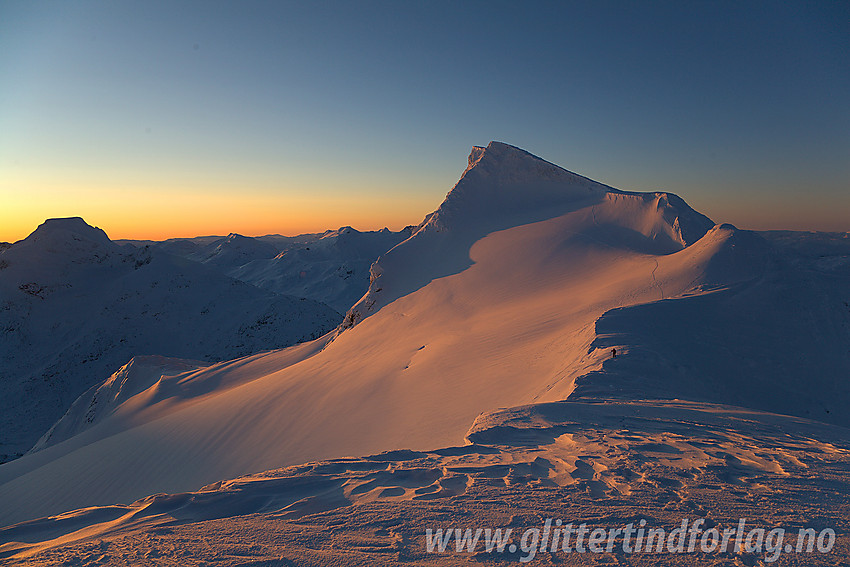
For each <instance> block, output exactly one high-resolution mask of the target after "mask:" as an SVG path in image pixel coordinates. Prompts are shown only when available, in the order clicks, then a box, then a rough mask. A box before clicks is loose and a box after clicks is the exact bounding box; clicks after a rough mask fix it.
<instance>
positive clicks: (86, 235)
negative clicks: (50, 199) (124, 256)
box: [22, 217, 117, 248]
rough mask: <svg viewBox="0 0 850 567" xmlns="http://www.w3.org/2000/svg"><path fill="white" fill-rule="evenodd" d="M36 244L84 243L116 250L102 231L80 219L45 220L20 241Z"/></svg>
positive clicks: (114, 245)
mask: <svg viewBox="0 0 850 567" xmlns="http://www.w3.org/2000/svg"><path fill="white" fill-rule="evenodd" d="M36 242H43V243H45V244H46V245H51V244H53V245H55V244H60V243H63V242H65V243H70V242H86V243H89V244H91V245H95V246H105V247H116V248H117V245H116V244H114V243H113V242H112V241H111V240H109V237H108V236H106V233H105V232H103V230H101V229H99V228H97V227H94V226H91V225H89V224H88V223H86V221H84V220H83V219H82V218H80V217H68V218H56V219H47V220H46V221H44V222H43V223H41V224H40V225H39V226H38V228H36V229H35V230H34V231H33V232H32V233H31V234H30V235H29V236H27V237H26V238H25V239H24V240H23V241H22V243H28V244H34V243H36Z"/></svg>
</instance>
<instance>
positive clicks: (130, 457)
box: [0, 142, 850, 565]
mask: <svg viewBox="0 0 850 567" xmlns="http://www.w3.org/2000/svg"><path fill="white" fill-rule="evenodd" d="M16 246H17V245H16ZM251 246H253V245H251ZM12 250H14V247H13V248H12V249H10V250H9V251H7V252H6V253H4V256H2V257H5V255H6V254H8V253H9V252H11V251H12ZM264 254H265V252H264ZM849 258H850V241H848V239H847V238H846V235H844V236H842V235H816V234H805V235H797V234H793V233H765V234H760V233H754V232H750V231H744V230H739V229H737V228H735V227H734V226H731V225H725V224H715V223H714V222H712V221H711V220H709V219H708V218H707V217H705V216H704V215H701V214H700V213H698V212H696V211H694V210H693V209H691V208H690V207H689V206H688V205H687V203H685V202H684V201H683V200H682V199H681V198H679V197H677V196H676V195H673V194H670V193H635V192H626V191H620V190H616V189H613V188H610V187H607V186H605V185H602V184H599V183H596V182H594V181H591V180H589V179H586V178H584V177H581V176H579V175H576V174H573V173H571V172H568V171H566V170H564V169H562V168H560V167H558V166H555V165H553V164H550V163H548V162H545V161H544V160H541V159H540V158H537V157H535V156H533V155H531V154H529V153H527V152H525V151H523V150H520V149H518V148H514V147H512V146H509V145H507V144H503V143H499V142H492V143H491V144H490V145H488V146H487V147H486V148H474V149H473V151H472V153H471V155H470V157H469V167H468V168H467V170H466V171H465V172H464V173H463V175H462V177H461V179H460V181H458V183H457V184H456V185H455V187H454V188H453V189H452V190H451V192H450V193H449V194H448V195H447V197H446V199H445V201H444V202H443V203H442V204H441V205H440V207H439V208H438V209H437V210H436V211H435V212H434V213H432V214H431V215H429V216H428V217H427V218H426V220H425V221H424V222H423V223H422V224H421V225H420V226H419V227H418V228H417V229H416V230H415V231H413V233H412V235H411V236H410V237H409V238H407V239H405V240H404V241H402V242H400V243H398V244H396V245H394V246H393V247H392V249H391V250H389V251H388V252H386V253H385V254H382V255H381V257H380V259H379V260H378V261H377V262H375V263H374V264H373V265H372V267H371V278H370V279H371V283H370V284H369V288H368V290H367V291H366V293H365V295H363V296H362V297H361V298H360V299H359V300H358V301H356V303H354V304H353V305H352V306H351V308H350V309H349V310H348V312H347V314H346V316H345V319H344V321H343V322H342V324H341V325H340V326H339V327H338V328H337V329H336V330H334V331H332V332H330V333H328V334H326V335H324V336H322V337H321V338H318V339H316V340H313V341H311V342H305V343H301V344H298V345H295V346H291V347H289V348H285V349H281V350H276V351H272V352H267V353H261V354H255V355H252V356H248V357H243V358H236V359H234V360H231V361H229V362H219V363H217V364H215V365H205V364H201V363H195V362H192V361H187V360H170V359H167V358H159V357H145V358H136V359H134V360H133V361H132V362H131V363H130V364H128V365H126V366H124V367H123V368H121V369H120V370H119V371H118V372H117V373H115V374H114V375H113V376H111V377H110V378H109V379H108V380H106V382H103V383H101V384H99V385H95V386H93V387H92V388H91V389H90V390H88V391H87V392H86V393H84V394H83V395H82V396H81V397H80V398H79V399H77V401H76V402H75V403H74V404H73V406H71V407H70V409H69V410H68V412H67V413H66V415H65V416H64V417H63V418H62V419H61V420H59V421H58V422H57V423H56V424H55V425H54V427H53V428H52V429H51V432H50V433H49V434H47V435H45V436H44V437H42V439H41V441H39V444H38V446H37V449H38V450H36V451H33V452H31V453H29V454H27V455H25V456H23V457H21V458H19V459H16V460H14V461H11V462H8V463H6V464H3V465H0V526H8V527H6V528H4V529H1V530H0V557H6V558H8V560H9V561H10V562H14V563H21V564H33V565H35V564H38V565H43V564H62V563H63V562H71V563H73V562H76V563H78V564H116V565H117V564H126V563H128V562H129V563H131V564H162V565H168V564H174V563H179V564H187V565H191V564H198V565H200V564H209V563H215V564H220V565H335V564H338V565H398V564H412V565H457V564H463V563H478V562H488V561H502V560H506V561H519V560H520V559H523V558H525V559H528V558H529V556H530V557H531V559H532V560H533V561H534V562H535V564H550V563H560V562H566V563H567V564H571V565H584V564H588V565H589V564H598V563H600V562H607V563H611V564H631V565H706V564H707V565H760V564H766V563H771V562H772V561H773V559H778V560H779V561H780V563H779V564H800V565H836V564H841V561H845V562H846V561H848V560H850V549H848V547H849V546H850V541H848V530H849V529H850V521H849V520H848V519H850V498H849V497H848V496H849V495H850V430H848V429H847V428H848V426H850V413H848V412H847V410H846V408H847V405H848V402H850V383H849V382H848V380H847V376H848V375H850V348H848V345H850V285H848V284H850V261H848V259H849ZM268 261H269V259H268V258H265V259H263V258H260V259H258V260H254V262H268ZM0 276H2V272H0ZM125 362H126V361H125ZM108 374H109V373H105V374H104V376H103V377H105V376H106V375H108ZM363 455H370V456H366V457H363ZM225 479H233V480H225ZM547 518H549V519H554V518H559V519H562V520H563V521H564V523H566V522H568V521H570V522H572V521H575V522H576V523H580V522H585V523H587V524H588V525H590V526H592V527H605V528H608V527H619V526H621V525H626V524H628V523H629V522H632V523H637V522H639V521H640V520H641V519H643V520H645V521H646V522H645V523H646V524H647V525H649V526H654V527H664V528H666V529H668V530H670V529H673V528H674V527H675V526H676V525H678V523H679V522H680V521H681V520H682V519H686V518H687V519H690V520H693V519H695V518H700V519H703V520H704V521H705V522H704V523H705V529H708V528H711V527H717V528H718V529H722V528H731V527H734V526H735V525H737V523H738V521H739V519H740V518H746V519H748V520H747V521H748V522H750V525H751V526H763V527H766V528H768V529H770V528H774V527H780V526H781V527H785V528H788V530H789V531H790V530H792V529H793V530H796V529H797V528H800V527H812V528H813V529H816V530H818V531H820V530H823V529H826V528H829V529H831V530H833V531H834V532H835V534H837V537H836V539H835V543H834V545H833V546H831V547H830V550H829V551H828V552H824V553H819V552H817V551H815V552H812V553H805V554H795V553H791V552H788V553H783V554H782V555H781V557H778V556H777V557H776V558H774V557H773V555H772V553H771V552H770V551H769V550H768V549H767V548H765V547H764V546H761V547H760V548H759V549H755V548H754V549H752V550H749V551H748V550H746V549H738V550H733V551H729V552H728V553H720V552H717V551H711V552H708V553H703V552H700V551H696V552H694V553H684V554H668V553H638V554H629V553H625V552H622V551H620V552H611V553H603V554H593V553H587V554H581V553H572V554H570V555H566V552H564V551H558V550H540V552H539V553H536V552H535V553H531V552H528V551H526V552H523V553H520V552H513V553H511V552H505V553H503V554H498V553H496V554H494V553H492V552H491V553H488V552H486V551H483V550H482V549H475V550H468V549H466V550H462V549H455V548H454V547H452V548H449V549H448V550H447V551H445V552H433V551H432V552H428V551H427V548H428V542H427V541H426V530H427V529H437V528H442V529H447V530H448V529H455V528H458V529H466V528H470V529H475V528H478V527H480V528H499V527H501V528H507V527H513V528H516V530H517V534H518V535H517V537H516V540H512V541H513V542H514V543H515V544H520V543H521V542H520V541H519V534H521V533H522V530H524V529H526V528H535V527H542V525H543V523H544V522H545V520H546V519H547ZM515 549H516V548H515ZM782 549H784V548H782ZM782 562H787V563H782Z"/></svg>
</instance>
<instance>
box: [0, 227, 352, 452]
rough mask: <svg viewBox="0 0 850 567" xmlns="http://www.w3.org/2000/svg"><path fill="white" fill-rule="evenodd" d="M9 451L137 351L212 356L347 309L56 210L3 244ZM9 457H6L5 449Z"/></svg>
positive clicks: (286, 340)
mask: <svg viewBox="0 0 850 567" xmlns="http://www.w3.org/2000/svg"><path fill="white" fill-rule="evenodd" d="M0 267H2V268H0V337H2V339H0V360H2V364H0V409H2V411H0V431H2V432H3V434H2V436H0V456H2V455H3V454H5V456H6V459H8V458H10V457H14V456H16V455H18V454H20V453H23V452H26V451H27V450H29V449H30V448H31V447H32V446H33V444H34V443H35V442H36V441H37V440H38V438H39V437H40V436H42V435H43V434H44V433H45V432H46V431H47V429H48V428H50V426H51V425H52V424H53V423H54V422H55V421H56V420H57V419H59V418H60V417H62V414H63V413H64V412H65V411H66V410H67V409H68V407H69V406H70V405H71V403H72V402H73V401H74V400H75V399H76V398H77V397H78V396H79V395H80V394H82V393H83V392H85V391H86V390H87V389H88V388H90V387H92V386H94V385H95V384H98V383H100V382H102V381H103V380H104V379H105V378H106V377H107V376H109V375H110V374H112V373H113V372H115V371H116V370H118V368H119V367H121V365H123V364H125V363H127V361H129V360H130V359H131V358H133V357H134V356H136V355H160V356H173V357H179V358H191V359H199V360H203V361H206V362H207V363H210V362H218V361H221V360H229V359H232V358H236V357H238V356H244V355H248V354H252V353H255V352H259V351H266V350H272V349H275V348H280V347H284V346H289V345H291V344H294V343H297V342H301V341H304V340H310V339H314V338H316V337H319V336H321V335H322V334H324V333H326V332H327V331H329V330H330V329H333V328H334V327H335V326H336V325H337V324H338V323H339V321H340V320H341V317H342V316H341V315H339V314H338V313H337V312H336V311H334V310H333V309H331V308H330V307H328V306H327V305H324V304H322V303H319V302H316V301H313V300H305V299H302V298H297V297H292V296H283V295H276V294H273V293H270V292H268V291H263V290H260V289H257V288H256V287H254V286H251V285H247V284H244V283H242V282H239V281H237V280H234V279H232V278H229V277H226V276H224V275H222V274H219V273H217V272H216V271H215V270H212V269H209V268H206V267H205V266H203V265H201V264H198V263H195V262H189V261H186V260H183V259H181V258H178V257H176V256H173V255H171V254H167V253H164V252H162V251H160V250H157V249H154V248H151V247H147V248H140V249H136V248H133V247H122V246H119V245H117V244H115V243H114V242H112V241H110V240H109V238H108V237H107V236H106V234H105V233H104V232H103V231H102V230H100V229H97V228H94V227H91V226H89V225H88V224H86V223H85V222H84V221H83V219H80V218H69V219H50V220H48V221H46V222H45V223H44V224H42V225H41V226H39V227H38V229H36V230H35V232H33V233H32V234H30V235H29V236H28V237H27V238H26V239H24V240H22V241H20V242H17V243H15V244H14V245H12V246H11V247H10V248H8V249H7V250H5V251H4V252H2V253H0ZM0 460H4V459H0Z"/></svg>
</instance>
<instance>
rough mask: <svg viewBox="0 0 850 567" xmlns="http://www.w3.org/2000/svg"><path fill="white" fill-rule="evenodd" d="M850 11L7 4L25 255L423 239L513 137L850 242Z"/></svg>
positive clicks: (5, 180) (742, 221)
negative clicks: (406, 235)
mask: <svg viewBox="0 0 850 567" xmlns="http://www.w3.org/2000/svg"><path fill="white" fill-rule="evenodd" d="M848 101H850V3H848V2H809V3H802V2H795V3H785V2H778V1H773V2H678V1H677V2H604V1H596V2H558V3H544V2H512V3H507V2H406V1H399V2H344V3H336V2H321V3H312V2H306V3H305V2H292V3H289V2H279V3H269V2H244V1H240V2H235V1H234V2H210V1H203V2H174V1H169V2H155V1H143V2H141V1H140V2H125V1H110V2H88V1H87V2H74V1H68V2H39V1H35V2H32V1H26V2H24V1H21V2H17V1H3V2H0V240H15V239H18V238H22V237H23V236H25V235H26V234H27V233H28V232H29V231H31V230H32V229H34V228H35V226H36V225H37V224H38V223H39V222H41V221H42V220H43V219H44V218H47V217H52V216H71V215H80V216H83V217H84V218H86V220H88V221H89V222H90V223H92V224H96V225H98V226H100V227H102V228H104V229H105V230H107V232H108V233H109V234H110V236H112V237H114V238H122V237H125V238H126V237H132V238H144V237H151V238H164V237H167V236H192V235H197V234H211V233H212V234H221V233H227V232H231V231H234V232H241V233H243V234H254V235H256V234H264V233H272V232H277V233H283V234H294V233H298V232H305V231H319V230H324V229H325V228H329V227H337V226H340V225H344V224H350V225H352V226H355V227H356V228H360V229H371V228H380V227H382V226H385V225H386V226H389V227H391V228H400V227H401V226H403V225H406V224H413V223H417V222H419V221H420V220H421V219H422V217H423V216H424V215H425V214H427V213H428V212H430V211H431V210H433V209H434V208H436V206H437V205H438V204H439V203H440V201H441V200H442V198H443V196H444V194H445V193H446V191H448V189H450V188H451V186H452V185H453V184H454V182H455V181H456V180H457V178H458V177H459V175H460V173H461V172H462V171H463V169H464V167H465V166H466V157H467V155H468V152H469V149H470V147H471V146H472V145H485V144H486V143H487V142H489V141H490V140H494V139H495V140H501V141H504V142H507V143H510V144H513V145H516V146H520V147H522V148H524V149H526V150H528V151H530V152H532V153H534V154H536V155H539V156H540V157H543V158H544V159H547V160H549V161H552V162H554V163H556V164H558V165H561V166H563V167H565V168H567V169H570V170H572V171H575V172H577V173H580V174H582V175H586V176H588V177H591V178H593V179H596V180H598V181H602V182H604V183H607V184H609V185H613V186H615V187H618V188H620V189H627V190H642V191H650V190H659V189H662V190H667V191H672V192H675V193H678V194H679V195H681V196H682V197H683V198H685V199H686V200H687V201H688V202H690V203H691V204H692V205H693V206H694V207H695V208H697V209H699V210H700V211H702V212H704V213H706V214H708V215H709V216H711V217H712V218H713V219H714V220H716V221H724V222H733V223H735V224H737V225H739V226H741V227H743V228H793V229H820V230H843V231H848V230H850V104H848Z"/></svg>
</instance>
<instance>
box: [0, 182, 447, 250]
mask: <svg viewBox="0 0 850 567" xmlns="http://www.w3.org/2000/svg"><path fill="white" fill-rule="evenodd" d="M394 197H395V198H388V197H386V196H383V197H381V198H363V197H362V196H354V195H350V194H349V195H345V194H336V195H327V194H325V195H322V194H317V195H309V196H308V195H303V194H301V195H268V194H261V195H258V194H255V193H252V194H249V195H234V194H216V193H213V194H205V195H193V194H186V193H177V192H175V193H165V192H150V191H124V192H121V193H120V194H115V193H112V194H104V193H103V192H98V193H96V194H95V193H94V192H90V191H74V192H59V193H57V192H55V191H42V192H35V191H30V192H27V193H26V194H25V195H19V196H14V195H3V196H2V197H0V199H2V202H3V208H2V210H0V241H7V242H15V241H17V240H21V239H23V238H25V237H26V236H27V235H29V234H30V233H32V231H34V230H35V229H36V227H38V225H40V224H41V223H43V222H44V221H45V220H46V219H48V218H59V217H82V218H83V219H84V220H85V221H86V222H87V223H89V224H90V225H93V226H97V227H99V228H101V229H103V230H104V231H105V232H106V233H107V235H108V236H109V237H110V238H111V239H113V240H121V239H132V240H165V239H167V238H188V237H193V236H208V235H226V234H229V233H231V232H236V233H239V234H243V235H245V236H262V235H265V234H283V235H289V236H294V235H297V234H304V233H313V232H324V231H325V230H328V229H336V228H339V227H341V226H352V227H354V228H355V229H357V230H379V229H381V228H384V227H385V226H386V227H387V228H390V229H391V230H399V229H401V228H403V227H404V226H407V225H410V224H417V223H419V222H420V221H421V220H422V219H423V218H424V216H425V215H426V214H427V213H429V212H431V211H432V210H434V209H435V208H436V207H437V206H438V205H439V201H437V202H433V201H434V200H433V199H427V198H414V197H411V196H409V195H398V196H397V197H396V196H394Z"/></svg>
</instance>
